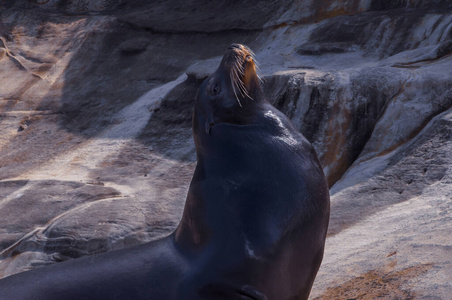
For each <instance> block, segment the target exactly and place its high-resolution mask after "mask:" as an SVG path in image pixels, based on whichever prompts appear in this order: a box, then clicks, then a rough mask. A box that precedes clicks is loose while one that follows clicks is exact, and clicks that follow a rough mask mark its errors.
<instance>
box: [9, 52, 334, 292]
mask: <svg viewBox="0 0 452 300" xmlns="http://www.w3.org/2000/svg"><path fill="white" fill-rule="evenodd" d="M193 136H194V140H195V145H196V153H197V165H196V169H195V172H194V175H193V179H192V181H191V184H190V188H189V191H188V195H187V199H186V203H185V208H184V212H183V216H182V220H181V222H180V224H179V225H178V227H177V228H176V230H175V231H174V232H173V233H172V234H171V235H169V236H168V237H166V238H164V239H161V240H158V241H155V242H151V243H147V244H143V245H140V246H137V247H132V248H128V249H123V250H119V251H113V252H108V253H104V254H100V255H95V256H89V257H84V258H80V259H74V260H71V261H67V262H63V263H59V264H55V265H52V266H49V267H44V268H41V269H35V270H32V271H28V272H24V273H20V274H17V275H13V276H10V277H7V278H5V279H2V280H0V299H8V300H11V299H307V298H308V295H309V292H310V290H311V286H312V284H313V282H314V278H315V276H316V273H317V271H318V268H319V266H320V263H321V261H322V257H323V249H324V243H325V237H326V232H327V227H328V220H329V192H328V187H327V183H326V179H325V176H324V174H323V171H322V168H321V166H320V164H319V161H318V158H317V156H316V154H315V152H314V150H313V148H312V146H311V145H310V144H309V142H308V141H307V140H306V139H305V138H304V137H303V136H302V135H301V134H300V133H299V132H298V131H297V130H296V129H295V128H294V127H293V125H292V124H291V122H290V121H289V119H288V118H287V117H285V116H284V115H283V114H282V113H281V112H279V111H278V110H277V109H275V108H274V107H273V106H271V105H270V104H269V102H268V101H267V100H266V99H265V97H264V95H263V92H262V90H261V88H260V82H259V77H258V75H257V72H256V63H255V59H254V55H253V53H252V52H251V50H250V49H248V48H247V47H246V46H243V45H239V44H233V45H231V46H230V47H229V48H228V49H227V51H226V53H225V54H224V57H223V59H222V61H221V63H220V65H219V67H218V69H217V70H216V71H215V72H214V73H213V74H212V75H211V76H209V77H208V78H207V79H206V80H205V81H204V82H203V83H202V85H201V87H200V88H199V92H198V96H197V99H196V103H195V109H194V112H193Z"/></svg>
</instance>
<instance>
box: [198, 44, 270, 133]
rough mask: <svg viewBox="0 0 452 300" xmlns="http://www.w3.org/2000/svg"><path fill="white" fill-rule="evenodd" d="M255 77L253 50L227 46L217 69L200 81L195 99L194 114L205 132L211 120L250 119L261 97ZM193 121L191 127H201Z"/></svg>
mask: <svg viewBox="0 0 452 300" xmlns="http://www.w3.org/2000/svg"><path fill="white" fill-rule="evenodd" d="M259 80H260V78H259V75H258V73H257V65H256V61H255V57H254V53H253V52H252V51H251V50H250V49H249V48H248V47H247V46H244V45H240V44H232V45H231V46H229V48H228V49H227V50H226V52H225V54H224V56H223V59H222V60H221V63H220V65H219V66H218V68H217V70H216V71H215V72H214V73H213V74H212V75H210V76H209V77H208V78H207V79H206V80H205V81H204V82H203V83H202V85H201V87H200V88H199V92H198V96H197V100H196V105H195V118H196V119H198V118H200V119H202V121H203V122H204V126H203V127H204V130H205V132H206V133H207V134H208V135H210V134H211V128H212V127H213V126H214V125H215V124H220V123H229V124H236V125H244V124H249V123H253V121H254V118H253V116H254V112H255V109H256V108H257V107H259V105H260V104H261V103H262V102H263V101H264V100H263V94H262V91H261V88H260V85H259ZM195 118H194V122H195V121H196V120H195ZM199 121H201V120H198V123H200V122H199ZM193 125H194V129H195V131H196V129H197V128H198V127H201V124H195V123H194V124H193ZM199 129H200V128H199Z"/></svg>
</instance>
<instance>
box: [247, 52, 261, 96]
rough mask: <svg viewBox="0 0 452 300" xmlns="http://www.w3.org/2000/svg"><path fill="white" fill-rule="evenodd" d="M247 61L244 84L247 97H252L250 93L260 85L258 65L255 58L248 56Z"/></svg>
mask: <svg viewBox="0 0 452 300" xmlns="http://www.w3.org/2000/svg"><path fill="white" fill-rule="evenodd" d="M245 61H246V63H245V70H244V73H245V74H244V75H243V84H244V85H245V89H246V92H247V95H250V91H251V90H252V89H253V88H255V87H256V85H258V84H259V82H258V81H259V77H258V75H257V72H256V65H255V64H254V60H253V58H252V57H251V56H247V57H246V58H245ZM250 98H251V97H250Z"/></svg>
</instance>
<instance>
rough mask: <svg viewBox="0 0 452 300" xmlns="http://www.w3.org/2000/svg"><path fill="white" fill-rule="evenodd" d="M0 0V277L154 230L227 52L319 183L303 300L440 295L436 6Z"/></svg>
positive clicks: (446, 70) (160, 226)
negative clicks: (324, 227) (235, 55)
mask: <svg viewBox="0 0 452 300" xmlns="http://www.w3.org/2000/svg"><path fill="white" fill-rule="evenodd" d="M0 5H1V6H0V16H1V18H0V131H1V135H0V216H1V217H0V277H4V276H8V275H11V274H14V273H17V272H20V271H24V270H27V269H31V268H35V267H39V266H42V265H46V264H50V263H55V262H59V261H63V260H67V259H71V258H75V257H79V256H83V255H87V254H92V253H99V252H104V251H109V250H114V249H119V248H124V247H129V246H132V245H136V244H139V243H143V242H146V241H150V240H153V239H156V238H159V237H162V236H164V235H166V234H168V233H170V232H171V231H172V230H173V229H174V228H175V226H177V224H178V221H179V218H180V216H181V214H182V209H183V204H184V200H185V195H186V192H187V188H188V185H189V183H190V179H191V176H192V172H193V169H194V166H195V163H196V157H195V152H194V145H193V142H192V137H191V110H192V106H193V101H194V98H195V96H196V91H197V88H198V86H199V85H200V84H201V82H202V81H203V79H204V78H206V77H207V76H208V75H209V74H210V73H211V72H213V71H214V70H215V68H216V66H217V65H218V63H219V60H220V59H221V56H222V54H223V51H224V50H225V49H226V48H227V46H228V45H229V44H231V43H232V42H238V43H244V44H247V45H249V46H250V47H251V48H252V49H253V50H254V51H255V52H256V56H257V59H258V61H259V62H260V70H261V73H262V77H263V78H264V82H263V88H264V91H265V95H266V96H267V97H268V99H269V100H270V101H271V102H272V103H273V104H274V105H275V106H276V107H277V108H279V109H280V110H281V111H282V112H284V113H285V114H286V115H288V116H289V117H290V118H291V119H292V121H293V123H294V124H295V126H296V127H297V128H299V130H300V131H301V132H302V133H303V134H304V135H305V136H306V137H307V138H308V139H309V140H310V141H311V142H312V143H313V145H314V147H315V149H316V151H317V153H318V155H319V157H320V159H321V162H322V165H323V167H324V171H325V173H326V175H327V177H328V181H329V184H330V186H331V190H330V191H331V195H332V197H331V200H332V214H331V222H330V231H329V237H328V239H327V248H326V253H325V259H324V262H323V265H322V267H321V269H320V271H319V275H318V278H317V280H316V283H315V285H314V288H313V291H312V295H311V298H313V299H314V298H315V299H317V298H318V299H335V298H338V299H343V298H356V299H372V297H380V296H383V297H387V298H388V299H395V298H397V297H399V298H407V297H408V298H409V297H427V298H431V299H448V292H450V290H451V288H452V286H451V283H450V282H451V280H452V278H451V274H452V272H451V270H452V259H451V257H452V255H451V250H450V249H451V247H452V240H451V238H450V227H451V225H452V218H451V217H450V216H451V212H452V185H451V183H452V177H451V176H452V175H451V174H452V173H451V169H452V168H451V165H452V158H451V156H450V153H452V151H451V150H452V142H451V140H452V133H451V132H452V126H451V124H452V123H451V120H452V71H451V70H452V55H451V53H452V4H450V1H441V0H437V1H421V0H406V1H405V0H404V1H402V0H401V1H374V0H360V1H359V0H357V1H338V0H337V1H301V0H300V1H274V2H271V1H246V2H244V3H242V2H238V1H237V2H236V1H215V2H211V1H201V0H197V1H179V0H172V1H152V3H151V4H150V3H149V2H148V1H140V0H136V1H121V0H118V1H94V0H86V1H63V0H59V1H57V0H55V1H53V0H50V1H9V0H6V1H2V2H0ZM369 286H372V288H369ZM360 295H361V296H360ZM366 297H367V298H366Z"/></svg>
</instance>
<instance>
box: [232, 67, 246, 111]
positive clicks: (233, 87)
mask: <svg viewBox="0 0 452 300" xmlns="http://www.w3.org/2000/svg"><path fill="white" fill-rule="evenodd" d="M231 76H232V74H229V77H230V79H231V82H233V79H232V77H231ZM234 85H235V84H232V90H233V91H234V95H235V99H236V100H237V102H238V103H239V105H240V107H243V106H242V103H241V102H240V100H239V97H237V92H236V91H235V86H234Z"/></svg>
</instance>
